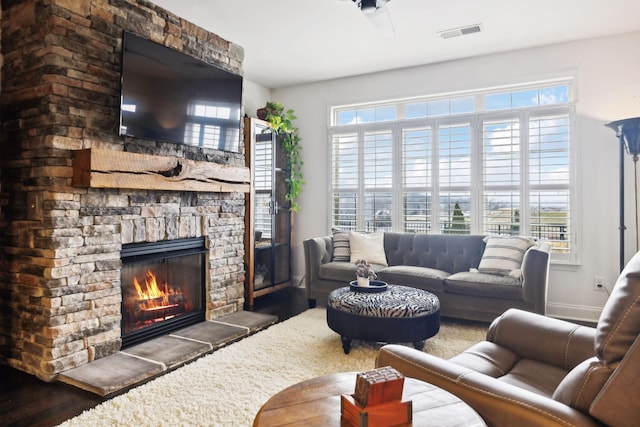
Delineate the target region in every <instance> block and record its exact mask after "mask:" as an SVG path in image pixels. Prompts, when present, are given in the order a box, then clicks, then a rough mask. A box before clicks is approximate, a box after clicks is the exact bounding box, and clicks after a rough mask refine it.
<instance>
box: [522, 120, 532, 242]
mask: <svg viewBox="0 0 640 427" xmlns="http://www.w3.org/2000/svg"><path fill="white" fill-rule="evenodd" d="M520 129H521V131H520V170H521V171H522V172H521V173H520V234H526V235H530V234H531V233H530V223H531V221H530V216H529V215H530V213H531V205H530V194H531V179H530V176H529V172H530V152H529V148H530V146H529V113H528V112H526V111H523V112H522V113H521V114H520Z"/></svg>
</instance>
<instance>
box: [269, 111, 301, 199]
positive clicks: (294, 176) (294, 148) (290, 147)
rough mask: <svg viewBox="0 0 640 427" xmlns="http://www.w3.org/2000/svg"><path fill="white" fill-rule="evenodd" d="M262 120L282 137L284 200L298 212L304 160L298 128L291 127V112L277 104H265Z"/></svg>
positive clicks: (292, 114) (293, 115)
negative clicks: (285, 176) (285, 161)
mask: <svg viewBox="0 0 640 427" xmlns="http://www.w3.org/2000/svg"><path fill="white" fill-rule="evenodd" d="M264 116H265V117H264V120H266V121H267V122H269V124H270V125H271V128H273V130H274V131H275V132H276V133H277V134H279V135H280V136H282V146H283V148H284V151H285V154H286V156H287V168H286V169H287V170H286V171H285V173H286V175H287V178H286V179H285V180H286V182H287V190H288V191H287V194H286V195H285V199H287V200H288V201H289V202H290V203H291V208H290V209H291V210H292V211H294V212H299V211H300V205H298V203H297V202H296V199H297V198H298V196H299V195H300V192H301V191H302V186H303V185H304V183H305V182H304V177H303V175H302V165H303V164H304V159H303V158H302V154H301V153H300V151H301V149H302V148H301V147H300V136H299V135H298V128H296V127H295V126H294V125H293V120H295V119H297V117H296V116H295V114H294V112H293V110H291V109H288V110H285V109H284V107H283V106H282V104H280V103H279V102H267V104H266V105H265V107H264Z"/></svg>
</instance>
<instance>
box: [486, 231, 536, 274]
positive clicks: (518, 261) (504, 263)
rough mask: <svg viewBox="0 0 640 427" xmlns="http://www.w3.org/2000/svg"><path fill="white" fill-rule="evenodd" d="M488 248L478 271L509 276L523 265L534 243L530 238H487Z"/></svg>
mask: <svg viewBox="0 0 640 427" xmlns="http://www.w3.org/2000/svg"><path fill="white" fill-rule="evenodd" d="M485 242H486V243H487V246H486V247H485V249H484V253H483V254H482V259H481V260H480V265H479V266H478V271H479V272H481V273H487V274H500V275H503V276H508V275H510V274H511V272H512V271H513V270H518V269H519V268H520V266H521V265H522V259H523V258H524V253H525V252H526V251H527V249H529V247H530V246H531V245H532V244H533V243H534V242H533V240H532V239H530V238H528V237H521V236H515V237H498V236H487V237H486V238H485Z"/></svg>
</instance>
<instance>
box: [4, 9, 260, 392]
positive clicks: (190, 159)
mask: <svg viewBox="0 0 640 427" xmlns="http://www.w3.org/2000/svg"><path fill="white" fill-rule="evenodd" d="M2 7H3V10H2V33H1V34H2V60H3V66H2V74H1V81H2V96H1V98H0V99H1V104H2V105H1V107H2V126H3V129H2V135H1V139H0V147H1V149H2V153H3V154H2V157H1V158H0V172H1V178H2V181H1V184H0V313H1V314H0V316H1V317H0V363H4V364H9V365H11V366H13V367H15V368H17V369H20V370H23V371H26V372H29V373H32V374H34V375H37V376H38V377H39V378H41V379H44V380H52V379H55V378H56V376H57V375H58V374H59V373H61V372H63V371H66V370H68V369H71V368H74V367H78V366H81V365H83V364H86V363H88V362H91V361H93V360H96V359H98V358H102V357H104V356H107V355H111V354H114V353H116V352H118V351H119V350H120V348H121V347H122V345H123V337H125V338H124V340H125V345H126V340H127V338H126V336H127V335H128V333H129V332H130V331H129V330H128V329H136V330H137V329H138V327H139V326H140V325H142V324H145V323H149V322H150V320H149V319H150V318H151V314H150V313H151V311H152V310H147V312H146V313H144V314H140V313H138V314H134V315H133V317H131V316H130V315H129V314H126V315H125V314H124V313H123V311H122V310H123V305H126V304H128V300H127V298H128V297H127V296H126V295H128V294H126V293H124V294H123V291H124V292H129V291H128V290H127V288H126V287H128V286H129V285H130V284H129V283H124V282H125V281H127V282H128V281H132V280H133V279H131V275H130V273H129V272H128V269H129V267H130V261H132V259H131V257H130V253H131V252H129V250H130V249H132V248H133V249H136V248H139V247H142V246H144V245H146V244H152V246H153V245H156V244H159V245H160V246H161V247H162V246H166V245H169V246H171V245H173V244H175V243H176V242H178V243H180V242H185V241H198V242H199V247H200V249H198V250H197V251H196V252H198V255H197V256H196V258H198V259H200V260H201V261H200V262H202V264H203V265H201V266H200V267H199V268H200V270H199V271H200V272H201V273H193V274H194V275H197V274H202V275H203V283H202V287H201V288H200V291H201V292H202V295H200V296H197V295H195V294H193V292H192V291H188V292H189V295H186V292H183V291H181V292H182V293H183V295H174V296H172V297H167V300H166V301H167V303H166V304H165V305H164V306H162V307H163V308H161V309H159V310H164V314H163V315H162V316H160V317H162V318H163V320H164V318H166V319H167V320H170V319H174V318H176V317H182V315H183V310H186V311H189V312H191V310H190V308H189V307H187V306H188V305H190V304H192V302H193V303H194V304H195V303H196V301H194V300H197V299H198V298H200V299H201V300H200V301H199V302H197V304H198V305H199V308H198V309H196V310H195V314H194V315H193V316H195V318H196V319H213V318H217V317H220V316H223V315H226V314H230V313H234V312H236V311H239V310H241V309H242V307H243V302H244V299H243V283H244V267H243V255H244V245H243V238H244V192H246V191H248V181H247V180H246V179H245V176H248V175H247V174H246V173H245V172H246V171H245V169H246V168H245V167H244V154H243V152H241V153H237V154H234V153H227V152H219V151H216V150H209V149H204V148H195V147H188V146H182V145H175V144H169V143H163V142H158V141H153V140H140V139H133V138H127V137H120V136H118V127H119V111H118V106H119V96H120V92H119V90H120V80H119V79H120V60H121V59H120V58H121V55H120V53H121V46H122V45H121V43H122V40H121V38H122V31H123V30H126V31H129V32H132V33H135V34H137V35H139V36H141V37H145V38H147V39H150V40H153V41H156V42H158V43H161V44H164V45H166V46H169V47H172V48H174V49H177V50H180V51H183V52H185V53H187V54H190V55H192V56H195V57H197V58H200V59H202V60H204V61H207V62H210V63H213V64H215V65H218V66H221V67H223V68H226V69H228V70H230V71H233V72H236V73H241V70H242V56H243V51H242V48H240V47H239V46H237V45H234V44H233V43H230V42H228V41H226V40H224V39H222V38H220V37H218V36H216V35H215V34H211V33H209V32H207V31H205V30H203V29H202V28H199V27H197V26H195V25H193V24H191V23H189V22H186V21H184V20H183V19H180V18H179V17H176V16H174V15H172V14H170V13H168V12H167V11H165V10H164V9H161V8H159V7H157V6H155V5H154V4H153V3H151V2H149V1H145V0H87V1H74V0H24V1H19V2H3V3H2ZM114 159H115V160H114ZM120 159H122V162H120ZM107 160H108V161H107ZM114 162H115V164H118V165H120V164H126V165H134V167H133V169H135V168H137V167H140V168H142V169H143V170H121V169H123V168H117V169H118V170H116V171H114V170H109V168H105V167H104V165H105V164H107V165H109V164H111V165H113V164H114ZM119 162H120V163H119ZM176 164H177V166H179V170H189V169H190V166H194V165H195V166H196V167H197V170H199V171H202V170H204V171H207V173H209V174H208V175H207V176H206V177H205V178H204V179H203V178H202V177H198V178H197V179H192V177H187V178H186V179H184V180H182V181H181V180H179V179H176V178H175V177H171V178H159V180H157V179H156V180H152V184H149V180H143V179H139V177H140V176H143V175H144V174H151V175H153V174H154V173H153V172H154V171H156V172H162V171H163V170H167V169H166V168H169V170H172V169H171V168H172V167H173V168H174V169H176V166H175V165H176ZM141 165H144V166H141ZM171 165H174V166H171ZM149 168H151V172H150V171H149ZM192 169H193V168H192ZM119 174H125V176H126V174H130V175H129V179H127V178H124V179H123V178H122V177H121V176H118V175H119ZM160 176H161V177H162V174H160ZM229 176H232V177H234V178H232V179H231V180H229V178H228V177H229ZM105 177H106V178H105ZM136 177H137V178H136ZM221 177H224V179H222V178H221ZM178 178H180V177H178ZM152 251H153V250H152ZM123 253H124V257H123ZM133 258H135V256H134V257H133ZM151 259H152V258H148V259H146V260H147V261H148V260H151ZM138 260H139V259H138ZM163 262H165V261H151V262H150V263H151V266H152V268H150V270H151V273H152V274H153V275H154V276H155V278H156V280H157V281H160V282H161V284H160V287H165V286H164V285H165V282H166V284H167V286H166V287H165V288H166V289H167V290H168V291H169V292H177V291H175V290H173V289H174V288H176V287H177V285H174V284H173V283H170V282H174V281H176V280H177V279H176V278H175V276H176V275H177V276H183V275H185V274H186V273H185V272H184V271H185V270H184V269H185V268H186V267H185V264H190V263H193V262H194V260H193V258H192V259H191V260H190V261H184V262H183V263H178V262H177V261H176V264H174V265H173V266H172V268H173V269H174V272H172V273H168V270H166V269H165V268H164V267H163V266H162V263H163ZM134 264H135V260H134ZM169 264H171V261H169ZM176 271H177V273H176ZM134 276H135V277H136V278H137V279H138V281H144V280H146V279H147V275H146V271H145V275H144V277H141V276H140V275H139V273H135V274H134ZM139 285H141V287H144V288H147V287H151V285H150V284H149V285H147V284H146V283H145V284H141V283H139ZM123 295H125V296H124V297H123ZM187 300H188V302H187ZM133 304H134V306H135V304H136V303H135V302H134V303H133ZM137 304H138V308H142V306H143V305H144V304H143V303H140V302H138V303H137ZM172 310H173V311H172ZM136 316H137V317H136ZM145 316H147V317H145ZM123 321H125V323H124V324H123ZM126 322H130V323H129V324H128V325H127V323H126ZM156 323H158V322H155V321H154V322H151V326H152V327H151V328H150V329H155V328H154V327H153V326H155V324H156ZM146 326H148V325H146ZM141 329H145V328H141ZM134 332H136V331H134ZM134 335H135V334H134ZM136 339H138V338H136ZM142 339H144V338H142Z"/></svg>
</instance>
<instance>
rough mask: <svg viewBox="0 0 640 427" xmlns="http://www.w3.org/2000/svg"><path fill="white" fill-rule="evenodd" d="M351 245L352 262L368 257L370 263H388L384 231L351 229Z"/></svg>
mask: <svg viewBox="0 0 640 427" xmlns="http://www.w3.org/2000/svg"><path fill="white" fill-rule="evenodd" d="M349 245H350V246H351V262H356V261H358V260H360V259H366V260H367V261H369V263H370V264H378V265H384V266H386V265H387V256H386V255H385V253H384V234H383V233H358V232H355V231H350V232H349Z"/></svg>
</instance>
